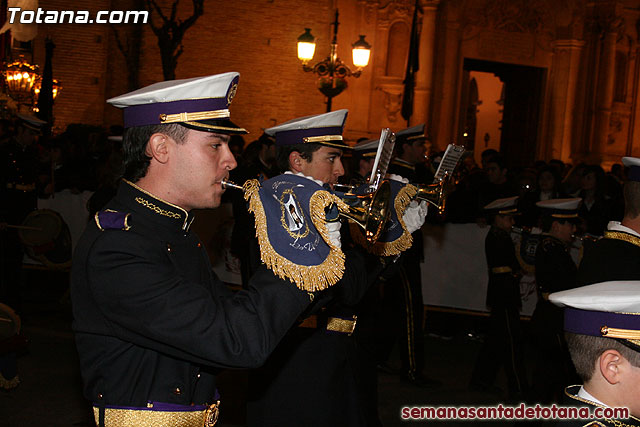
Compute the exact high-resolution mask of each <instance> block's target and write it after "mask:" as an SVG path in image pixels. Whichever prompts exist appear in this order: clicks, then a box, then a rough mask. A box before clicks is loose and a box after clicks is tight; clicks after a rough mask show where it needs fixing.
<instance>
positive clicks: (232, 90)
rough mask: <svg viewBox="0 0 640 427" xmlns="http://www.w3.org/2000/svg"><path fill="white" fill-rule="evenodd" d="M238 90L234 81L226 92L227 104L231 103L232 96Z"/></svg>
mask: <svg viewBox="0 0 640 427" xmlns="http://www.w3.org/2000/svg"><path fill="white" fill-rule="evenodd" d="M237 91H238V83H234V84H233V85H232V86H231V88H230V89H229V93H227V104H231V101H233V98H234V97H235V96H236V92H237Z"/></svg>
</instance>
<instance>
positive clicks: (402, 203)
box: [349, 184, 418, 256]
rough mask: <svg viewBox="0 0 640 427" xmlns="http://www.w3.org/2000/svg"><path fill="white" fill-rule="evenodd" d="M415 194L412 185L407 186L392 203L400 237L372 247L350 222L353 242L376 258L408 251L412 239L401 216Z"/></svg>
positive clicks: (416, 190)
mask: <svg viewBox="0 0 640 427" xmlns="http://www.w3.org/2000/svg"><path fill="white" fill-rule="evenodd" d="M417 193H418V189H417V188H416V187H415V186H414V185H411V184H407V185H405V186H404V187H402V188H401V189H400V191H398V195H397V196H396V198H395V200H394V201H393V207H394V209H395V210H396V216H397V217H398V222H399V223H400V226H401V227H402V234H401V235H400V237H398V238H397V239H396V240H394V241H393V242H380V241H378V242H376V243H374V244H373V245H372V244H370V243H369V242H368V241H367V239H365V237H364V235H363V234H362V229H361V228H360V227H358V225H357V224H354V223H353V222H350V223H349V229H350V231H351V236H352V238H353V241H354V242H356V243H357V244H359V245H360V246H362V247H364V248H366V249H367V251H368V252H369V253H372V254H374V255H377V256H394V255H398V254H399V253H401V252H403V251H406V250H407V249H409V248H410V247H411V245H413V237H411V233H409V232H408V231H407V226H406V225H405V223H404V220H403V219H402V216H403V215H404V211H405V210H406V209H407V206H409V203H411V200H412V199H413V198H414V197H415V195H416V194H417Z"/></svg>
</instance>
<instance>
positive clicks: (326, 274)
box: [243, 179, 348, 292]
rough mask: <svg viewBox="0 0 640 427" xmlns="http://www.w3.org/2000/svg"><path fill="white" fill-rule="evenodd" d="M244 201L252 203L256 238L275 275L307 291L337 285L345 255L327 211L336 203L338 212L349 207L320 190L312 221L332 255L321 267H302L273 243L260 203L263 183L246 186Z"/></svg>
mask: <svg viewBox="0 0 640 427" xmlns="http://www.w3.org/2000/svg"><path fill="white" fill-rule="evenodd" d="M243 188H244V198H245V200H247V201H248V202H249V212H252V213H253V215H254V216H255V221H256V237H257V238H258V243H259V244H260V258H261V259H262V262H264V263H265V265H266V266H267V268H269V269H270V270H271V271H273V273H274V274H275V275H276V276H278V277H280V278H281V279H288V280H290V281H292V282H294V283H295V284H296V286H297V287H298V288H299V289H301V290H304V291H307V292H315V291H321V290H324V289H327V288H328V287H330V286H333V285H335V284H336V283H337V282H338V280H340V279H341V278H342V275H343V274H344V253H343V252H342V250H340V248H338V247H337V246H335V245H334V244H333V243H332V242H331V239H329V231H328V230H327V225H326V216H325V211H324V209H325V208H326V207H327V206H329V205H331V204H333V203H336V204H337V205H338V209H340V210H343V209H348V206H347V205H346V204H345V203H344V202H343V201H342V200H340V199H339V198H338V197H337V196H335V195H333V194H331V193H329V192H328V191H324V190H320V191H316V192H315V193H314V194H313V195H312V196H311V199H310V201H309V211H310V212H309V213H310V214H311V221H312V222H313V224H314V225H315V226H316V229H317V230H318V232H319V233H320V235H321V236H322V238H323V239H324V241H325V242H326V243H327V245H328V246H329V256H327V259H325V260H324V261H323V262H322V263H321V264H319V265H310V266H305V265H298V264H295V263H293V262H292V261H290V260H289V259H287V258H285V257H283V256H282V255H280V254H278V253H277V252H276V250H275V249H274V248H273V246H271V243H270V242H269V236H268V232H267V217H266V215H265V212H264V207H263V205H262V201H261V200H260V194H259V192H258V191H259V189H260V183H259V182H258V180H256V179H250V180H248V181H247V182H245V183H244V185H243Z"/></svg>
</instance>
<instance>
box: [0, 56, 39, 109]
mask: <svg viewBox="0 0 640 427" xmlns="http://www.w3.org/2000/svg"><path fill="white" fill-rule="evenodd" d="M3 74H4V78H5V83H6V85H7V92H8V94H9V96H10V97H11V98H13V99H14V100H15V101H16V102H17V103H18V104H19V105H31V104H32V103H33V89H34V86H35V85H36V83H37V82H38V81H39V80H40V75H39V74H38V66H37V65H31V64H30V63H28V62H27V61H26V60H25V59H24V58H22V57H21V58H20V59H19V60H17V61H15V62H12V63H10V64H8V65H6V66H5V67H4V72H3Z"/></svg>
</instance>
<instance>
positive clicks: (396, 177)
mask: <svg viewBox="0 0 640 427" xmlns="http://www.w3.org/2000/svg"><path fill="white" fill-rule="evenodd" d="M389 179H392V180H394V181H398V182H401V183H403V184H408V183H409V180H408V179H407V178H403V177H401V176H400V175H396V174H395V173H390V174H389Z"/></svg>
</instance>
